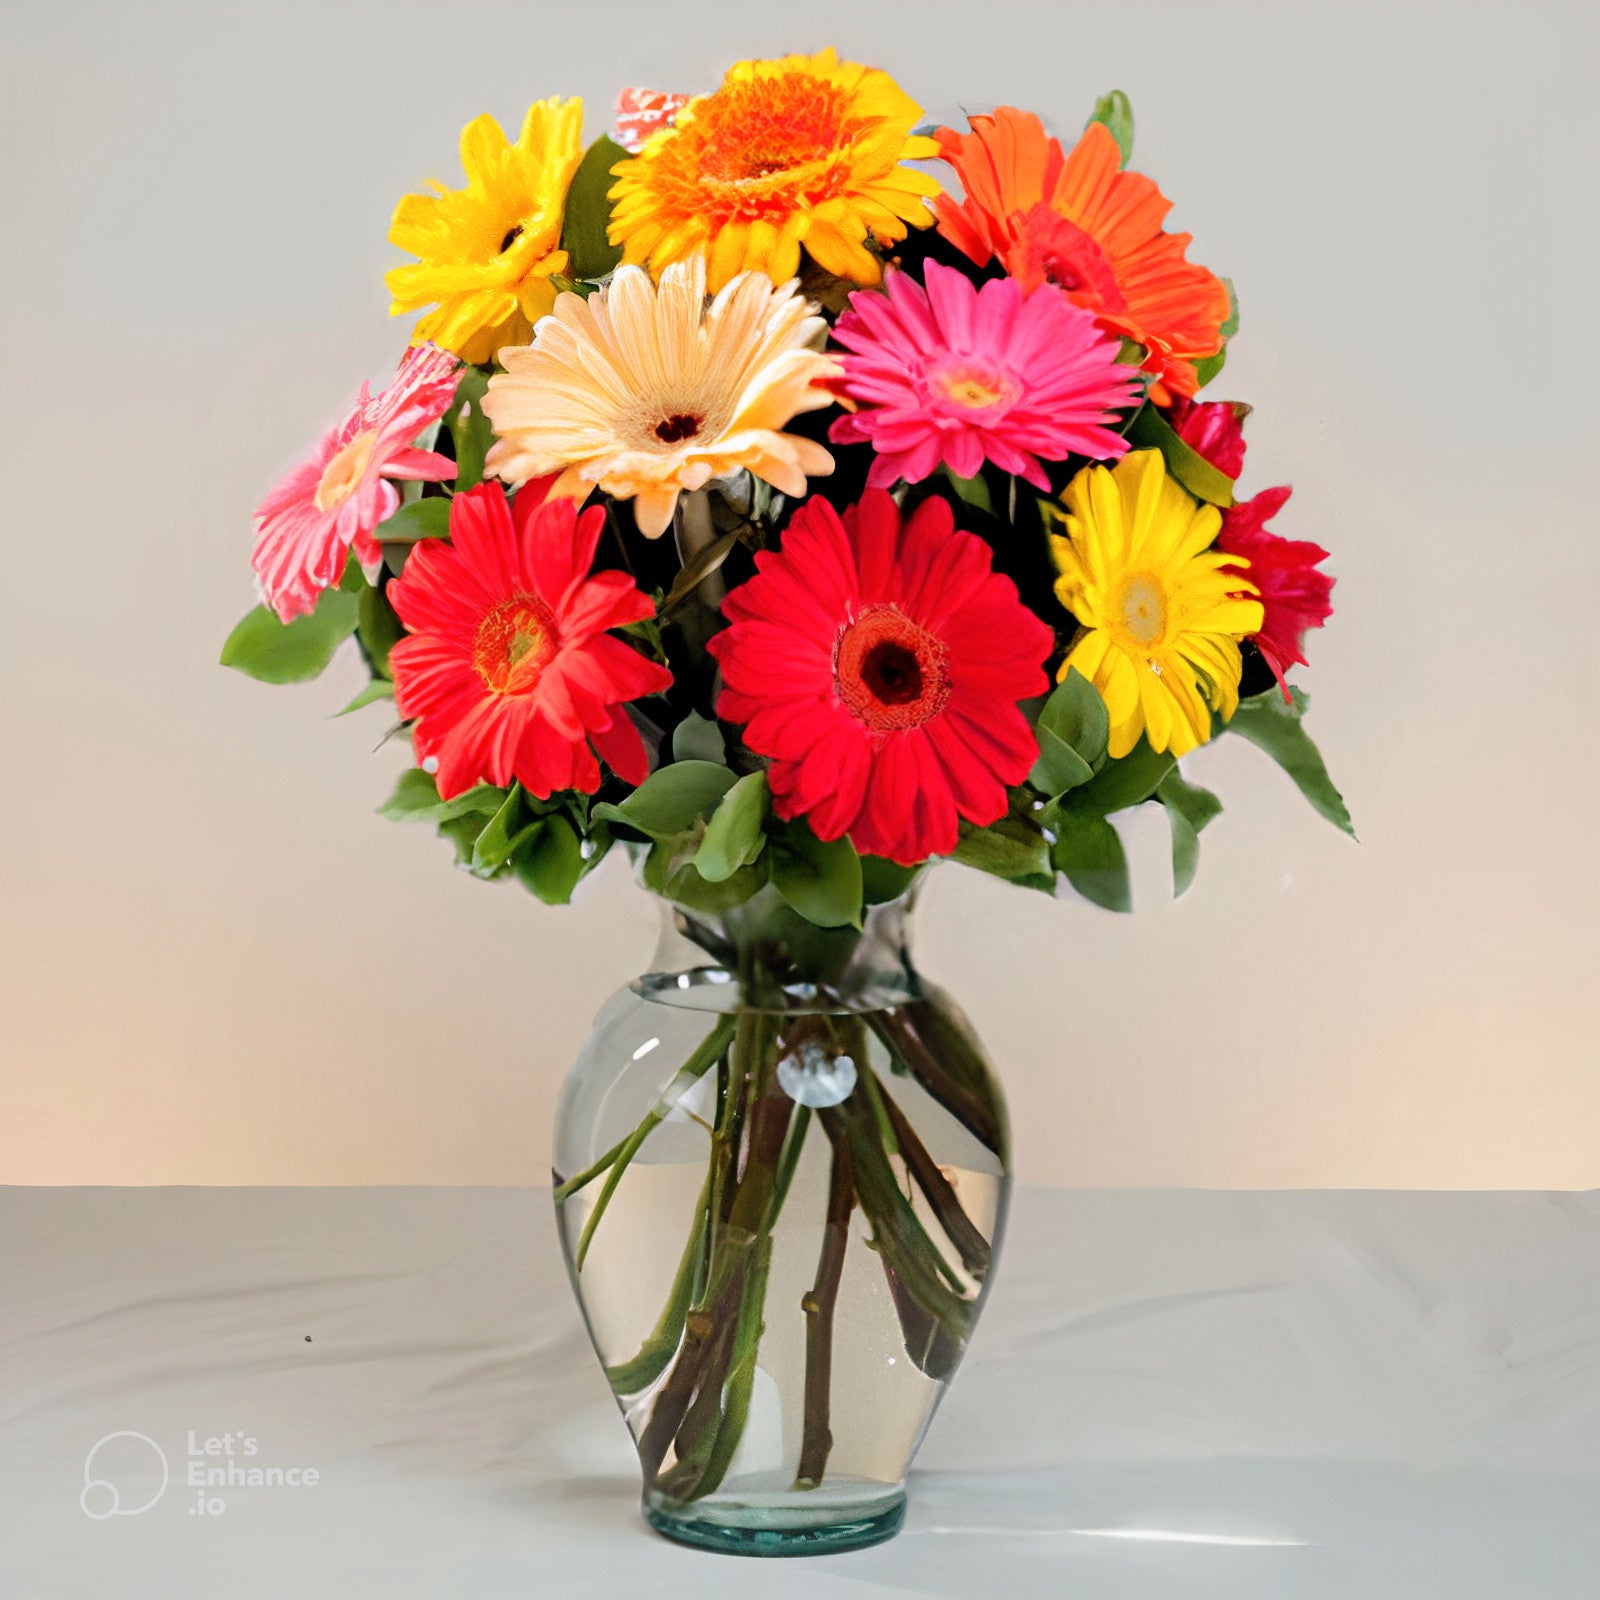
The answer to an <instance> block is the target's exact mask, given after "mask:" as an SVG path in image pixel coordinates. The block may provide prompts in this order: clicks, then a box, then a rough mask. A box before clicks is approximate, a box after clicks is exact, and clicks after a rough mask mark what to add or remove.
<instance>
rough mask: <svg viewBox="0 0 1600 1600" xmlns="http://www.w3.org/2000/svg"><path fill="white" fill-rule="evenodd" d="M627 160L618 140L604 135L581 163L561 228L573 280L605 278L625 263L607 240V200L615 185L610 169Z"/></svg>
mask: <svg viewBox="0 0 1600 1600" xmlns="http://www.w3.org/2000/svg"><path fill="white" fill-rule="evenodd" d="M627 159H628V152H627V151H626V150H624V149H623V148H622V146H621V145H620V144H618V143H617V141H616V140H615V139H612V138H609V137H607V136H606V135H605V134H601V136H600V137H599V138H598V139H596V140H595V142H594V143H593V144H592V145H590V146H589V148H588V149H587V150H586V151H584V154H583V160H582V161H580V162H579V163H578V170H577V172H576V173H574V174H573V178H572V184H571V187H570V188H568V190H567V209H566V218H565V221H564V222H563V224H562V228H561V243H562V247H563V248H564V249H565V250H566V252H567V256H568V258H569V259H568V262H567V273H568V275H569V276H570V277H574V278H603V277H604V276H605V275H606V274H607V273H608V272H610V271H611V269H612V268H613V267H614V266H616V264H617V263H618V262H619V261H620V260H621V259H622V247H621V246H620V245H614V244H612V243H610V241H609V240H608V239H607V238H606V229H607V228H608V227H609V225H610V222H611V202H610V200H608V199H607V198H606V196H607V194H608V192H609V191H610V189H611V185H612V183H613V182H614V181H615V180H614V179H613V178H612V176H611V169H612V168H613V167H614V166H616V164H617V163H618V162H619V161H626V160H627Z"/></svg>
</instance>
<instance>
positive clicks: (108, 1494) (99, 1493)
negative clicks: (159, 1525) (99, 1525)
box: [78, 1428, 168, 1522]
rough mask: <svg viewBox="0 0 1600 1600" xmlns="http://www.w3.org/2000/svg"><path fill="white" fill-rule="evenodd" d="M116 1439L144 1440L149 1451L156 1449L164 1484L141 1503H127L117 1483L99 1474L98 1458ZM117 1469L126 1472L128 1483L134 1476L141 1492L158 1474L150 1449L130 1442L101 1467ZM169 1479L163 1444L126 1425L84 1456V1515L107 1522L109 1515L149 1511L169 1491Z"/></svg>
mask: <svg viewBox="0 0 1600 1600" xmlns="http://www.w3.org/2000/svg"><path fill="white" fill-rule="evenodd" d="M116 1439H138V1440H140V1441H141V1442H142V1443H143V1444H145V1445H147V1446H148V1447H149V1450H151V1451H154V1452H155V1459H156V1462H157V1463H159V1464H160V1468H161V1483H160V1486H159V1487H158V1488H157V1489H156V1492H155V1493H154V1494H153V1495H150V1497H149V1498H148V1499H146V1500H143V1501H141V1502H140V1503H138V1504H137V1505H126V1506H125V1505H123V1503H122V1491H121V1490H120V1489H118V1488H117V1486H116V1484H114V1483H113V1482H112V1481H111V1480H110V1479H109V1478H97V1477H96V1476H95V1457H96V1456H98V1455H99V1454H100V1452H101V1451H102V1450H104V1449H105V1447H106V1446H107V1445H108V1444H111V1443H112V1441H113V1440H116ZM141 1463H142V1465H141ZM114 1469H115V1470H118V1471H119V1472H120V1473H122V1474H123V1481H124V1483H127V1482H129V1481H130V1479H131V1480H132V1482H134V1483H136V1484H137V1486H138V1491H139V1492H140V1493H143V1492H144V1490H145V1486H146V1483H147V1481H148V1480H149V1479H150V1478H151V1477H152V1476H153V1475H154V1467H153V1466H152V1464H151V1463H150V1461H149V1457H148V1452H147V1451H145V1450H138V1449H135V1448H133V1447H132V1446H127V1445H124V1446H122V1447H121V1448H119V1449H117V1450H114V1451H113V1452H112V1453H111V1455H110V1456H108V1457H107V1458H106V1459H105V1463H104V1465H103V1466H102V1468H101V1470H102V1471H107V1472H109V1471H112V1470H114ZM167 1478H168V1471H167V1456H166V1452H165V1451H164V1450H163V1449H162V1448H161V1446H160V1445H158V1444H157V1443H156V1442H155V1440H154V1439H152V1438H151V1437H150V1435H149V1434H147V1433H135V1432H133V1431H132V1429H129V1428H122V1429H119V1430H118V1431H117V1432H116V1433H108V1434H107V1435H106V1436H105V1438H103V1439H101V1440H99V1441H98V1442H96V1443H95V1444H94V1445H92V1446H91V1447H90V1449H89V1454H88V1455H87V1456H85V1457H84V1459H83V1488H82V1489H81V1490H80V1491H79V1494H78V1504H79V1505H80V1506H81V1507H82V1508H83V1514H84V1516H86V1517H93V1518H94V1520H95V1521H96V1522H104V1521H105V1520H106V1518H107V1517H136V1516H138V1515H139V1513H140V1512H141V1511H148V1510H149V1509H150V1507H151V1506H153V1505H154V1504H155V1503H156V1501H157V1500H159V1499H160V1498H161V1497H162V1495H164V1494H165V1493H166V1492H167Z"/></svg>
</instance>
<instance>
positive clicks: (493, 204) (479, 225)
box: [384, 100, 583, 362]
mask: <svg viewBox="0 0 1600 1600" xmlns="http://www.w3.org/2000/svg"><path fill="white" fill-rule="evenodd" d="M582 159H583V102H582V101H581V100H564V101H563V100H540V101H538V102H537V103H536V104H534V105H531V106H529V107H528V114H527V116H526V117H525V118H524V119H523V122H522V133H521V134H520V136H519V137H518V139H517V142H516V143H515V144H508V143H507V142H506V136H505V134H504V132H503V131H502V130H501V127H500V124H499V123H498V122H496V121H495V119H494V118H493V117H490V116H482V117H478V118H476V119H475V120H474V121H472V122H469V123H468V124H467V125H466V127H465V128H463V129H462V130H461V165H462V168H463V169H464V170H465V172H466V175H467V184H466V187H465V188H464V189H446V188H445V187H444V185H443V184H440V183H436V184H435V185H434V188H435V189H436V190H437V191H438V192H437V193H435V194H408V195H406V196H405V197H404V198H403V199H402V200H401V201H400V204H399V205H397V206H396V207H395V208H394V219H393V221H392V222H391V223H390V224H389V242H390V243H391V244H393V245H397V246H398V247H399V248H400V249H402V250H404V251H406V252H407V253H408V254H410V255H414V256H417V257H418V258H419V260H418V261H417V262H416V263H414V264H412V265H409V266H404V267H396V268H395V269H394V270H393V271H392V272H390V273H389V274H388V276H387V277H386V278H385V279H384V282H385V283H386V284H387V285H388V287H389V293H390V295H391V297H392V298H393V302H394V303H393V304H392V305H391V306H390V307H389V310H390V314H391V315H393V316H399V315H401V313H403V312H406V311H416V310H419V309H420V308H421V307H423V306H427V305H434V306H436V309H435V310H433V311H430V312H429V313H428V315H427V316H425V317H424V318H423V319H422V320H421V321H420V322H419V323H418V324H417V329H416V333H415V335H414V337H415V338H417V339H419V340H420V339H431V340H432V341H433V342H434V343H435V344H439V345H443V346H444V348H445V349H447V350H454V351H455V352H456V353H457V354H458V355H460V356H461V357H462V358H463V359H465V360H467V361H473V362H483V361H489V360H492V359H493V357H494V353H495V351H496V350H498V349H499V347H500V346H501V345H503V344H523V343H525V342H526V340H527V337H528V332H529V329H530V328H531V327H532V325H533V323H534V322H536V321H537V320H538V319H539V318H540V317H542V316H543V315H544V314H545V313H546V312H547V311H548V310H549V309H550V306H551V303H552V302H553V301H554V300H555V296H556V291H555V286H554V285H553V284H552V283H551V281H550V280H551V278H552V277H553V276H554V275H555V274H556V273H558V272H561V271H562V270H563V269H564V268H565V267H566V264H567V253H566V251H565V250H562V249H561V248H560V244H561V220H562V214H563V210H564V207H565V205H566V199H567V188H568V186H569V185H570V184H571V182H572V175H573V173H575V172H576V171H577V170H578V163H579V162H580V161H581V160H582Z"/></svg>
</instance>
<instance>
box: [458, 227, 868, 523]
mask: <svg viewBox="0 0 1600 1600" xmlns="http://www.w3.org/2000/svg"><path fill="white" fill-rule="evenodd" d="M705 280H706V267H705V262H704V261H703V260H702V259H701V258H700V257H698V256H697V257H695V258H694V259H693V260H691V261H684V262H679V263H678V264H676V265H674V266H671V267H668V268H667V270H666V271H665V272H663V273H662V275H661V282H660V285H659V286H657V285H656V284H654V283H652V282H651V281H650V276H649V274H648V273H647V272H645V271H644V270H643V269H642V268H640V267H619V268H618V269H617V273H616V276H615V277H613V279H612V280H611V282H610V284H609V285H608V286H607V287H606V288H604V289H602V290H600V291H599V292H598V293H596V294H593V295H591V296H590V297H589V298H588V299H585V298H584V297H583V296H582V295H579V294H563V295H561V296H559V297H558V299H557V300H556V306H555V311H554V313H553V314H552V315H550V316H548V317H546V318H545V319H544V320H543V321H542V322H541V323H540V324H539V326H538V327H537V328H535V329H534V335H533V343H532V344H531V345H528V346H526V347H525V348H522V349H516V350H503V351H501V353H500V359H501V360H502V361H503V362H504V363H505V369H506V370H505V372H504V373H503V374H501V373H497V374H496V375H495V376H494V377H493V378H491V379H490V380H489V391H488V393H487V394H486V395H485V396H484V401H483V410H484V414H485V415H486V416H487V417H488V418H489V421H490V422H491V423H492V424H493V425H494V431H495V433H496V434H498V435H499V438H498V441H497V442H496V444H495V445H494V446H493V447H492V448H491V449H490V451H489V459H488V467H489V470H490V471H491V472H493V473H496V474H497V475H498V476H499V477H501V478H504V479H506V480H508V481H509V482H513V483H521V482H523V481H525V480H526V479H529V478H537V477H542V476H545V475H546V474H549V473H558V474H559V477H557V479H556V481H555V483H554V484H553V485H552V487H551V490H550V493H551V496H552V497H555V496H567V497H571V498H573V499H577V500H583V499H585V498H586V497H587V496H588V494H589V492H590V491H591V490H592V489H593V488H595V487H596V486H598V487H599V488H601V489H603V490H604V491H605V492H606V493H607V494H609V495H612V496H615V497H616V498H618V499H623V500H626V499H631V500H632V501H633V502H634V507H633V510H634V520H635V521H636V522H637V523H638V525H639V530H640V532H642V533H644V534H646V535H648V536H649V537H650V538H652V539H653V538H656V537H657V536H659V535H660V534H661V533H663V532H664V531H665V530H666V527H667V524H668V523H669V522H671V520H672V513H673V509H674V507H675V506H676V505H677V503H678V496H679V494H680V493H683V492H684V491H692V490H695V489H699V488H702V487H703V486H704V485H705V484H707V483H709V482H710V481H711V479H713V478H720V477H724V476H726V475H727V474H729V473H733V472H738V471H739V470H740V469H741V468H745V469H748V470H749V471H750V472H751V473H752V474H754V476H756V477H758V478H761V479H763V480H764V481H765V482H767V483H770V484H771V485H772V486H773V487H774V488H775V489H777V490H778V491H779V492H780V493H782V494H787V495H796V496H798V495H803V494H804V493H805V492H806V479H807V477H816V476H818V475H819V474H822V473H827V472H832V471H833V457H832V456H831V455H829V454H828V452H827V451H826V450H824V449H823V447H822V446H821V445H820V444H817V443H816V442H815V441H814V440H811V439H804V438H801V437H800V436H799V435H797V434H792V433H783V432H781V431H780V430H781V429H782V427H783V425H784V424H785V423H786V422H788V420H789V419H790V418H791V417H793V416H794V415H795V414H796V413H797V412H800V411H814V410H816V409H818V408H820V407H822V406H826V405H829V404H830V403H831V402H832V398H833V397H832V395H831V394H830V393H829V392H828V391H827V390H825V389H823V388H821V387H819V385H820V384H821V383H823V382H824V381H831V380H833V379H835V378H837V377H838V375H839V371H840V367H839V363H838V362H837V361H836V360H835V359H834V358H833V357H832V356H827V355H823V354H822V353H821V352H820V351H817V350H814V349H812V348H810V346H811V345H812V344H813V343H815V342H816V341H818V340H819V339H820V337H821V335H822V334H823V333H824V331H825V329H826V324H825V323H824V322H823V320H822V318H821V317H818V316H816V315H814V314H813V308H812V307H811V306H810V305H809V304H808V303H807V302H806V301H805V300H804V299H803V298H802V297H801V296H800V295H799V294H798V293H797V292H796V289H795V285H794V284H793V283H792V282H791V283H787V284H785V285H784V286H783V287H782V288H774V287H773V285H772V284H771V283H770V282H768V280H767V279H766V278H765V277H763V276H762V275H761V274H760V273H754V272H751V273H744V274H742V275H741V276H739V277H738V278H736V279H734V281H733V282H732V283H730V284H728V285H727V287H726V288H724V289H723V291H722V292H721V293H720V294H719V295H718V296H717V297H716V299H715V300H713V301H712V303H711V305H710V306H709V307H708V306H707V305H706V303H705V287H706V281H705Z"/></svg>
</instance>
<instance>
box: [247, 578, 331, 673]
mask: <svg viewBox="0 0 1600 1600" xmlns="http://www.w3.org/2000/svg"><path fill="white" fill-rule="evenodd" d="M359 620H360V602H359V601H358V600H357V599H356V597H355V596H354V595H353V594H346V593H345V592H344V590H343V589H324V590H323V591H322V595H321V597H320V598H319V599H318V601H317V608H316V610H315V611H313V612H312V613H311V614H310V616H306V617H296V618H295V619H294V621H293V622H279V621H278V618H277V616H276V615H275V614H274V613H273V612H272V611H270V610H268V609H267V607H266V606H257V607H256V608H255V610H253V611H251V612H249V613H248V614H247V615H246V616H245V617H244V618H243V619H242V620H241V621H240V623H239V625H238V626H237V627H236V628H235V629H234V630H233V632H232V633H230V634H229V635H228V639H227V643H225V644H224V645H223V647H222V665H223V666H225V667H232V668H233V669H234V671H235V672H242V673H244V674H245V676H246V677H250V678H255V679H258V680H259V681H260V682H262V683H305V682H307V681H308V680H309V679H312V678H315V677H317V676H318V675H319V674H320V673H321V672H322V671H323V669H324V668H325V667H326V666H327V665H328V663H329V662H330V661H332V660H333V657H334V652H335V651H336V650H338V648H339V646H340V645H341V644H343V643H344V641H345V640H346V639H348V638H349V637H350V635H351V634H352V633H354V632H355V631H356V624H357V622H358V621H359Z"/></svg>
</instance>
